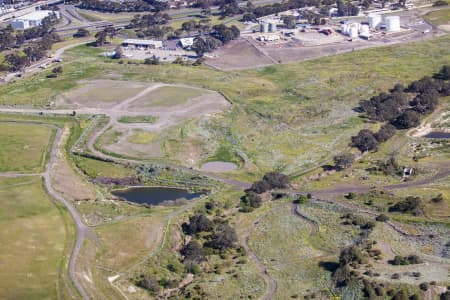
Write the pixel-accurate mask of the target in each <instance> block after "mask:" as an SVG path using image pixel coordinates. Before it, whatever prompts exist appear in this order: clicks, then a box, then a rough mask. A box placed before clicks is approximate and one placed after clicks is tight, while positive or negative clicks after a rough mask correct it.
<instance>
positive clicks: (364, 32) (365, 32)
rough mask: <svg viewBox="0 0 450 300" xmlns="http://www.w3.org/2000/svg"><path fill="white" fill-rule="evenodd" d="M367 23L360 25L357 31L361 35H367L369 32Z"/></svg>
mask: <svg viewBox="0 0 450 300" xmlns="http://www.w3.org/2000/svg"><path fill="white" fill-rule="evenodd" d="M369 31H370V30H369V25H362V26H361V29H360V30H359V32H360V33H361V34H362V35H368V34H369Z"/></svg>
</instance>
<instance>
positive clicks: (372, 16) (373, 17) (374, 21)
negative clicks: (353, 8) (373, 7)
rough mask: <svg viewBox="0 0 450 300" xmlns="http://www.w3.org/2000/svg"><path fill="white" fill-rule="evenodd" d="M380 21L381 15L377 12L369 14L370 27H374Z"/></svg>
mask: <svg viewBox="0 0 450 300" xmlns="http://www.w3.org/2000/svg"><path fill="white" fill-rule="evenodd" d="M380 23H381V16H380V15H377V14H370V15H369V26H370V28H376V27H377V26H378V25H380Z"/></svg>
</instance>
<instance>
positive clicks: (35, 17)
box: [17, 10, 54, 21]
mask: <svg viewBox="0 0 450 300" xmlns="http://www.w3.org/2000/svg"><path fill="white" fill-rule="evenodd" d="M52 13H54V12H53V11H51V10H37V11H33V12H32V13H29V14H26V15H23V16H21V17H19V18H17V20H29V21H40V20H43V19H44V18H46V17H48V16H49V15H50V14H52Z"/></svg>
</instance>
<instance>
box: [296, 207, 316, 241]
mask: <svg viewBox="0 0 450 300" xmlns="http://www.w3.org/2000/svg"><path fill="white" fill-rule="evenodd" d="M291 213H292V214H293V215H295V216H297V217H299V218H300V219H302V220H304V221H306V222H307V223H308V224H309V226H310V227H311V233H310V234H309V236H310V237H314V236H316V235H317V233H319V224H318V223H317V222H316V221H314V220H313V219H311V218H309V217H308V216H306V215H304V214H302V213H301V212H300V211H299V209H298V205H297V204H295V203H291Z"/></svg>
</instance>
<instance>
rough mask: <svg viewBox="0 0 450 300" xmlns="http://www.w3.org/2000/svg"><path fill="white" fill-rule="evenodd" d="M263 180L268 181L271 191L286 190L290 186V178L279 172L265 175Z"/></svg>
mask: <svg viewBox="0 0 450 300" xmlns="http://www.w3.org/2000/svg"><path fill="white" fill-rule="evenodd" d="M263 180H264V181H266V182H267V183H268V184H269V186H270V188H271V189H274V188H276V189H284V188H287V187H288V186H289V182H290V179H289V176H287V175H284V174H282V173H279V172H270V173H267V174H266V175H264V177H263Z"/></svg>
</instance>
